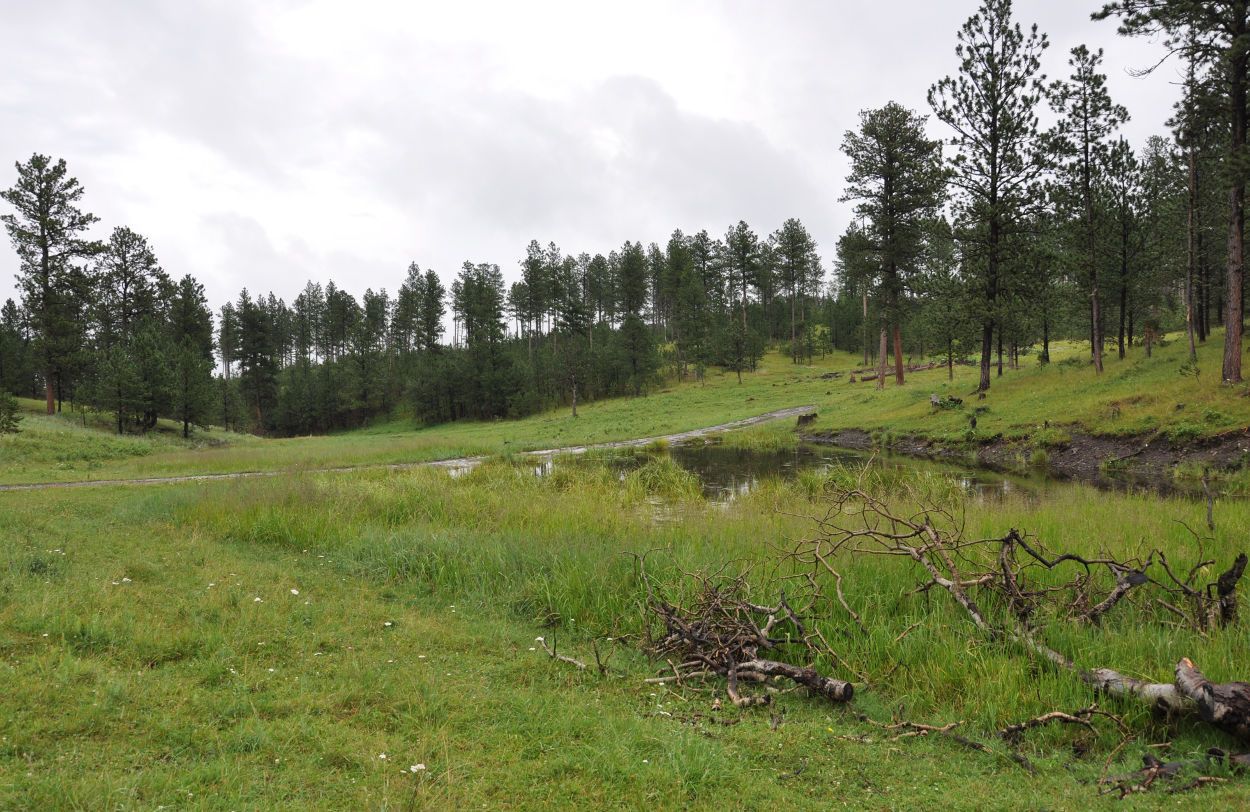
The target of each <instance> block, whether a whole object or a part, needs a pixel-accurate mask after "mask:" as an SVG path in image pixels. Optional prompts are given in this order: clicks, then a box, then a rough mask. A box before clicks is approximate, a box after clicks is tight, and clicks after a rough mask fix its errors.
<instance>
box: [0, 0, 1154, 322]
mask: <svg viewBox="0 0 1250 812" xmlns="http://www.w3.org/2000/svg"><path fill="white" fill-rule="evenodd" d="M1096 5H1098V4H1097V3H1096V2H1087V1H1086V0H1018V2H1017V4H1016V6H1017V7H1016V14H1017V17H1018V18H1019V19H1020V20H1021V21H1023V22H1025V23H1031V22H1037V23H1039V25H1040V27H1041V29H1042V30H1043V31H1045V32H1047V33H1048V34H1049V35H1050V39H1051V43H1052V44H1051V48H1050V49H1049V51H1048V52H1047V56H1046V60H1045V70H1046V73H1047V74H1048V75H1049V76H1051V77H1057V76H1059V75H1065V76H1066V75H1067V72H1066V70H1065V69H1066V67H1067V65H1066V59H1067V54H1068V51H1069V50H1070V49H1071V48H1072V46H1074V45H1076V44H1078V43H1087V44H1088V45H1090V46H1091V47H1092V48H1097V47H1102V48H1105V49H1106V53H1107V56H1106V63H1105V67H1106V70H1107V73H1108V74H1109V77H1110V78H1109V84H1110V90H1111V93H1112V96H1113V97H1114V98H1115V99H1116V100H1117V101H1119V102H1121V103H1123V104H1124V105H1126V106H1127V107H1128V109H1129V111H1130V113H1131V114H1132V116H1133V120H1132V121H1131V122H1130V124H1129V125H1128V126H1127V127H1126V134H1127V135H1128V137H1129V138H1130V140H1132V141H1133V142H1134V144H1135V145H1140V143H1141V142H1142V141H1143V140H1144V139H1145V138H1146V137H1147V136H1148V135H1150V134H1153V133H1156V132H1161V131H1162V130H1163V128H1164V125H1163V122H1164V121H1165V120H1166V118H1167V116H1168V114H1169V108H1170V105H1171V103H1172V101H1173V99H1174V98H1175V97H1176V94H1177V89H1176V87H1175V84H1174V83H1175V81H1176V79H1177V74H1176V69H1175V67H1174V66H1165V68H1164V69H1162V70H1161V71H1159V72H1158V73H1156V74H1155V75H1153V76H1151V77H1149V78H1145V79H1142V78H1135V77H1133V76H1131V75H1129V73H1128V70H1129V69H1131V68H1140V67H1143V66H1146V65H1148V64H1150V63H1151V62H1153V61H1154V60H1155V59H1156V58H1157V57H1158V55H1159V54H1160V51H1159V46H1158V44H1157V43H1151V42H1148V41H1141V40H1125V39H1123V38H1120V37H1117V36H1116V34H1115V25H1114V23H1112V22H1102V23H1094V22H1091V21H1090V19H1089V14H1090V12H1091V10H1093V8H1094V7H1096ZM976 6H977V0H940V2H934V0H892V2H863V1H862V0H789V1H787V0H779V2H768V3H765V2H748V0H720V1H719V2H718V1H717V0H683V2H680V3H677V2H661V1H658V0H657V1H656V2H652V1H651V0H634V2H630V3H611V4H608V3H600V2H586V0H574V1H572V2H549V1H548V0H533V1H532V2H515V0H499V2H485V1H483V2H472V0H461V2H454V3H451V2H418V1H417V0H408V1H407V2H393V3H382V2H352V3H347V2H341V1H336V2H329V1H326V2H294V1H292V2H286V1H285V0H229V1H228V0H219V1H218V0H206V1H201V0H167V1H166V2H156V1H155V0H151V1H149V0H125V1H124V2H122V0H118V1H117V2H112V1H111V0H110V1H107V2H106V1H105V0H83V1H82V2H71V1H70V0H39V1H38V2H24V1H23V0H10V1H9V2H5V3H4V23H3V25H2V26H0V60H3V64H4V70H3V71H0V167H3V169H0V188H7V187H8V186H10V185H11V184H12V182H13V180H14V178H15V172H14V171H13V170H12V168H11V166H12V162H14V161H17V160H25V159H27V158H29V156H30V155H31V153H33V152H36V151H37V152H42V153H45V154H50V155H52V156H55V157H62V158H65V160H66V161H67V162H68V163H69V167H70V170H71V171H72V172H73V173H74V174H75V175H76V176H77V177H78V178H79V179H80V180H81V181H82V182H83V184H84V186H85V187H86V190H87V196H86V201H85V202H86V207H87V208H88V209H89V210H90V211H93V212H94V213H96V214H97V215H99V216H100V218H101V222H100V224H99V226H98V228H97V234H98V236H100V237H104V236H106V235H107V233H108V231H109V230H111V229H112V228H113V227H114V226H117V225H128V226H130V227H131V228H134V229H135V230H137V231H140V232H142V233H143V234H145V235H147V236H148V237H149V239H150V240H151V241H152V243H153V245H154V246H155V248H156V251H157V255H158V256H159V258H160V260H161V262H162V264H163V266H164V267H165V269H166V270H167V271H168V272H169V273H170V274H172V275H174V276H181V275H182V274H184V273H188V272H189V273H192V274H194V275H195V276H196V277H197V278H198V279H200V281H202V282H203V283H204V285H205V287H206V288H207V291H208V296H209V299H210V302H211V304H212V305H213V306H214V307H217V306H219V305H220V304H221V303H222V302H223V301H225V300H227V299H232V298H234V297H235V296H236V295H237V294H238V291H239V290H240V289H241V288H243V287H244V286H246V287H248V288H249V289H250V290H252V291H253V292H257V291H269V290H273V291H274V292H275V293H277V294H278V295H279V296H281V297H282V298H284V299H286V300H287V301H288V302H289V301H291V300H292V299H293V298H294V296H295V295H296V294H297V293H298V291H299V289H300V288H301V287H302V286H303V284H304V282H305V281H306V280H308V279H315V280H319V281H322V282H325V281H326V280H328V279H330V278H333V279H334V280H335V281H336V282H338V283H339V284H340V285H342V286H344V287H346V288H347V289H348V290H350V291H352V292H353V293H355V294H357V295H359V294H360V293H361V292H363V291H364V289H365V288H366V287H374V288H380V287H385V288H387V289H388V290H391V291H394V290H395V289H396V288H397V287H398V286H399V284H400V282H401V281H402V280H403V278H404V274H405V269H406V267H407V265H408V263H409V262H410V261H413V260H415V261H417V262H418V263H419V264H420V265H421V266H422V267H423V268H433V269H434V270H436V271H438V272H439V274H440V275H441V276H442V277H443V279H444V281H445V282H450V280H451V278H452V277H453V276H454V274H455V273H456V271H457V269H458V268H459V267H460V265H461V263H462V262H464V261H465V260H466V259H471V260H473V261H475V262H495V263H498V264H499V265H500V267H501V268H502V269H503V271H504V273H505V275H507V276H508V278H509V279H513V278H515V277H516V275H517V272H518V271H517V262H518V260H519V258H520V257H521V255H522V253H523V251H524V248H525V245H526V244H527V243H528V242H529V240H530V239H534V238H536V239H539V240H540V241H542V242H543V243H544V244H546V243H547V242H548V241H550V240H554V241H555V242H556V243H557V244H558V245H559V246H561V248H563V249H564V250H565V251H566V252H573V253H577V252H581V251H587V252H590V253H592V254H593V253H595V252H603V253H605V254H606V253H607V252H608V251H609V250H611V249H613V248H616V247H619V246H620V244H621V243H622V242H623V241H625V240H627V239H628V240H642V241H644V242H650V241H656V242H661V243H662V242H663V241H664V240H665V239H667V237H668V235H669V234H670V233H671V232H672V230H673V229H674V228H681V229H683V230H684V231H686V232H687V233H689V232H693V231H697V230H698V229H700V228H706V229H708V230H709V231H710V232H711V233H713V234H714V235H719V234H723V233H724V231H725V229H726V227H727V226H729V225H730V224H731V223H734V222H736V221H737V220H739V219H745V220H746V221H747V222H748V223H750V224H751V225H752V226H753V227H754V228H755V230H756V231H757V232H759V233H761V234H766V233H768V232H770V231H772V230H773V229H775V228H776V227H777V226H778V225H780V223H781V222H782V221H783V220H784V219H785V218H787V217H799V218H801V219H802V220H803V222H804V223H806V224H807V225H808V227H809V229H810V230H811V231H812V232H813V234H814V236H815V237H816V239H817V241H818V242H819V244H820V247H821V253H822V256H824V257H826V259H827V260H828V258H831V257H832V255H833V247H834V245H835V243H836V240H837V237H838V235H839V234H840V233H841V232H842V230H843V229H844V228H845V226H846V223H847V220H848V217H849V212H850V204H844V203H839V202H838V198H839V197H840V194H841V187H842V181H843V178H844V177H845V175H846V164H845V161H844V159H843V157H842V155H841V153H840V152H839V149H838V148H839V145H840V143H841V140H842V135H843V133H844V132H845V131H846V130H847V129H848V128H851V127H854V126H855V125H856V122H857V114H858V111H859V110H861V109H864V108H867V107H875V106H880V105H882V104H884V103H885V102H887V101H890V100H895V101H898V102H900V103H902V104H905V105H908V106H910V107H914V108H916V109H919V110H921V111H923V112H926V113H927V112H928V108H927V105H926V102H925V94H926V91H927V89H928V87H929V86H930V85H931V84H932V83H933V82H934V81H936V80H937V79H938V78H940V77H942V76H945V75H947V74H948V73H953V72H954V71H955V69H956V67H957V65H956V60H955V55H954V45H955V32H956V29H957V28H958V27H959V26H960V24H962V23H963V21H964V20H965V19H966V18H967V17H968V16H969V15H970V14H971V13H972V12H973V11H974V10H975V8H976ZM930 130H931V132H932V133H933V134H934V135H938V134H941V135H943V136H945V135H946V134H947V133H945V131H944V128H943V126H942V125H941V124H940V123H937V122H932V121H931V122H930ZM0 207H3V208H6V209H7V206H5V205H4V204H3V203H0ZM16 270H17V261H16V258H15V256H14V255H13V253H12V251H11V250H9V249H8V248H7V245H6V246H4V247H3V248H0V299H3V298H4V297H6V296H10V295H13V290H14V286H13V273H14V272H15V271H16Z"/></svg>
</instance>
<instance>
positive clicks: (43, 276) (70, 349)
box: [0, 154, 99, 414]
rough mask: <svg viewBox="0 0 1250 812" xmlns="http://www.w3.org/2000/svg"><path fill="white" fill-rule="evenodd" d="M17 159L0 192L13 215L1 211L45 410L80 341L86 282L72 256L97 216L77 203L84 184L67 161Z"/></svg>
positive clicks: (83, 246)
mask: <svg viewBox="0 0 1250 812" xmlns="http://www.w3.org/2000/svg"><path fill="white" fill-rule="evenodd" d="M16 166H17V183H16V184H15V185H14V186H13V187H12V188H11V189H8V190H7V191H4V192H0V199H3V200H5V201H6V202H8V203H9V204H10V205H11V206H13V208H14V209H16V210H17V213H16V214H6V215H3V216H0V222H3V223H4V227H5V230H6V231H7V232H8V234H9V239H10V240H11V241H12V243H13V247H14V249H16V251H17V255H18V260H19V262H20V266H19V270H18V287H19V289H20V290H21V292H22V306H23V308H24V309H25V310H26V312H27V313H28V314H29V318H30V323H31V327H32V330H33V332H34V335H35V345H36V346H35V352H36V354H37V355H38V357H39V362H40V367H41V369H40V374H41V375H42V376H43V383H44V392H45V395H46V399H47V411H48V414H52V413H53V412H54V411H55V410H56V390H57V388H58V386H60V385H63V384H64V383H66V381H64V379H63V378H64V373H65V372H66V371H67V370H68V369H69V368H70V367H71V366H72V360H71V359H72V356H73V354H75V353H76V352H78V351H79V350H80V349H81V347H82V343H83V341H82V319H81V311H82V309H83V307H85V303H84V302H83V295H84V293H85V290H84V289H85V286H84V285H82V284H80V282H79V279H78V277H77V274H79V273H80V270H81V269H79V268H78V267H77V266H76V265H75V261H77V260H80V259H83V258H86V257H90V256H92V255H93V254H95V253H96V252H97V251H98V250H99V246H98V245H97V244H96V243H93V242H91V241H89V240H87V239H85V238H84V237H83V236H82V234H83V232H84V231H86V230H87V229H88V228H90V227H91V225H92V224H93V223H95V222H96V221H97V220H98V218H97V217H96V216H95V215H93V214H91V213H89V212H85V211H83V210H82V209H81V208H79V204H80V202H81V201H82V197H83V194H84V190H83V187H82V185H81V184H80V183H79V182H78V179H77V178H73V177H70V175H69V170H68V169H67V168H66V166H65V161H63V160H58V161H56V162H55V163H53V162H52V159H50V158H48V157H47V156H46V155H38V154H36V155H32V156H31V158H30V160H29V161H27V162H26V163H24V164H23V163H19V164H17V165H16Z"/></svg>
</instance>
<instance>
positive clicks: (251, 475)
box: [0, 406, 816, 492]
mask: <svg viewBox="0 0 1250 812" xmlns="http://www.w3.org/2000/svg"><path fill="white" fill-rule="evenodd" d="M814 411H816V407H815V406H792V407H790V408H789V409H778V410H776V411H772V412H767V413H765V414H761V415H756V416H755V417H747V418H744V419H742V420H734V421H732V422H729V423H721V424H720V425H717V426H708V427H706V428H701V429H691V430H690V431H681V432H678V433H676V434H665V435H661V436H658V437H642V438H639V439H636V440H616V441H614V442H610V443H592V444H590V445H575V446H568V447H566V448H546V449H543V450H541V451H524V452H521V455H523V456H527V457H537V458H540V459H547V458H550V457H553V456H555V455H557V454H584V453H586V452H587V451H590V450H591V449H596V448H639V447H642V446H646V445H650V444H651V443H655V442H661V441H662V442H666V443H669V444H670V445H681V444H682V443H685V442H688V441H690V440H696V439H699V438H700V437H706V436H707V435H709V434H716V433H718V432H722V431H731V430H733V429H742V428H747V427H748V426H755V425H759V424H760V423H769V422H771V421H773V420H784V419H785V418H787V417H795V418H797V417H798V416H799V415H804V414H809V413H811V412H814ZM486 459H488V457H485V456H479V457H456V458H455V459H448V460H432V461H429V462H400V463H377V464H366V465H344V466H338V467H333V468H306V469H303V468H301V469H296V470H291V469H286V470H278V471H238V472H235V473H232V474H188V475H184V476H160V477H144V478H138V479H89V480H83V481H80V482H32V483H27V484H18V485H0V492H4V491H38V490H49V489H52V488H95V487H101V486H105V485H167V484H174V483H179V482H211V481H214V480H218V479H255V478H258V477H275V476H283V475H289V474H292V473H313V474H337V473H348V472H351V471H370V470H381V469H386V470H391V471H405V470H408V469H410V468H446V469H448V470H457V471H462V470H466V469H469V468H472V467H474V466H475V465H478V464H480V463H482V462H483V461H485V460H486Z"/></svg>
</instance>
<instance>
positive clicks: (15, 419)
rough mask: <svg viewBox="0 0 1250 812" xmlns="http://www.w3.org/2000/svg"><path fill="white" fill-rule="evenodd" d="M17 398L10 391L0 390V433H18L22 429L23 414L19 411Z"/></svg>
mask: <svg viewBox="0 0 1250 812" xmlns="http://www.w3.org/2000/svg"><path fill="white" fill-rule="evenodd" d="M18 409H19V406H18V403H17V398H15V397H13V395H11V394H9V393H8V392H0V434H17V433H18V432H19V431H21V428H20V425H19V424H20V423H21V422H22V415H21V414H20V413H19V411H18Z"/></svg>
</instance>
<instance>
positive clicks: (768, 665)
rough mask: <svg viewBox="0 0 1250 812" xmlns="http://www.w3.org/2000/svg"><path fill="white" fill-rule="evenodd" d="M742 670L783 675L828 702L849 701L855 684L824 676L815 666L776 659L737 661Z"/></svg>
mask: <svg viewBox="0 0 1250 812" xmlns="http://www.w3.org/2000/svg"><path fill="white" fill-rule="evenodd" d="M744 671H746V672H754V673H756V674H761V675H763V676H766V677H785V678H786V679H789V680H793V681H794V682H797V683H798V684H799V685H802V686H805V687H806V688H807V689H808V690H809V691H811V692H812V693H814V694H817V695H818V696H823V697H824V698H825V699H828V700H829V701H830V702H850V701H851V698H852V697H853V696H855V686H853V685H851V683H849V682H843V681H842V680H840V679H834V678H833V677H826V676H825V675H823V674H821V673H820V672H819V671H817V670H816V669H815V668H801V667H799V666H797V665H790V664H789V663H779V662H777V661H776V660H759V659H756V660H747V661H746V662H744V663H739V664H738V672H739V673H741V672H744Z"/></svg>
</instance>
